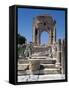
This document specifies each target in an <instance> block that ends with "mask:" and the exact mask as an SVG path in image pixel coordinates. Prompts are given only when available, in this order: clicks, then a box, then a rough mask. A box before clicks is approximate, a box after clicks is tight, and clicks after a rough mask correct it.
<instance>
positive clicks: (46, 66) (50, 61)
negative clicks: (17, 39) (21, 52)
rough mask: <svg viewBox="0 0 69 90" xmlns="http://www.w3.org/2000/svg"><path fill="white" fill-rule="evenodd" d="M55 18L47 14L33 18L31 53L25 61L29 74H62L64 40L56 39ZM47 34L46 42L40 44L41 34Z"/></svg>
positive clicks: (63, 66) (63, 67)
mask: <svg viewBox="0 0 69 90" xmlns="http://www.w3.org/2000/svg"><path fill="white" fill-rule="evenodd" d="M56 23H57V22H56V20H54V18H53V17H52V16H50V15H48V14H45V15H40V16H37V17H35V18H34V21H33V30H32V46H33V47H32V55H31V57H30V58H28V60H27V62H29V63H28V66H29V70H30V71H31V73H29V74H41V75H42V74H64V73H65V54H64V52H65V50H64V45H65V43H64V40H61V39H59V40H56ZM44 31H46V32H47V33H48V35H49V41H48V44H46V45H45V46H41V38H40V37H41V34H42V32H44Z"/></svg>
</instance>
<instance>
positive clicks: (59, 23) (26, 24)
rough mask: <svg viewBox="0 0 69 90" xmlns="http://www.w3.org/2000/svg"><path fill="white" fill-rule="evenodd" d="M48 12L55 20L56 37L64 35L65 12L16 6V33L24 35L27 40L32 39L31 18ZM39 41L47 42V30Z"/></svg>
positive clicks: (62, 37)
mask: <svg viewBox="0 0 69 90" xmlns="http://www.w3.org/2000/svg"><path fill="white" fill-rule="evenodd" d="M42 14H49V15H51V16H52V17H53V18H54V19H55V20H56V36H57V39H59V38H61V39H64V37H65V12H64V11H58V10H57V11H56V10H43V9H34V10H33V9H28V8H18V33H19V34H21V35H22V36H25V37H26V39H27V41H28V42H30V41H32V30H33V27H32V24H33V18H35V17H36V16H38V15H42ZM41 42H42V43H45V42H48V34H47V32H45V33H44V32H43V33H42V35H41Z"/></svg>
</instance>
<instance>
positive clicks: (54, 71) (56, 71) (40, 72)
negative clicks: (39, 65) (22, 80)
mask: <svg viewBox="0 0 69 90" xmlns="http://www.w3.org/2000/svg"><path fill="white" fill-rule="evenodd" d="M59 73H60V68H59V69H56V68H53V69H52V68H45V69H43V70H37V71H30V70H26V71H21V70H20V71H18V75H30V74H36V75H45V74H59Z"/></svg>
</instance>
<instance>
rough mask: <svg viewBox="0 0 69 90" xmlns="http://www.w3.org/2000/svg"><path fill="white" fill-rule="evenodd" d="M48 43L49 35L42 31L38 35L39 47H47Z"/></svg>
mask: <svg viewBox="0 0 69 90" xmlns="http://www.w3.org/2000/svg"><path fill="white" fill-rule="evenodd" d="M48 42H49V34H48V32H46V31H43V32H42V33H41V35H40V45H43V46H44V45H47V44H48Z"/></svg>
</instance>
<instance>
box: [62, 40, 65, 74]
mask: <svg viewBox="0 0 69 90" xmlns="http://www.w3.org/2000/svg"><path fill="white" fill-rule="evenodd" d="M61 66H62V71H61V73H62V74H65V46H64V40H62V45H61Z"/></svg>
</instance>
